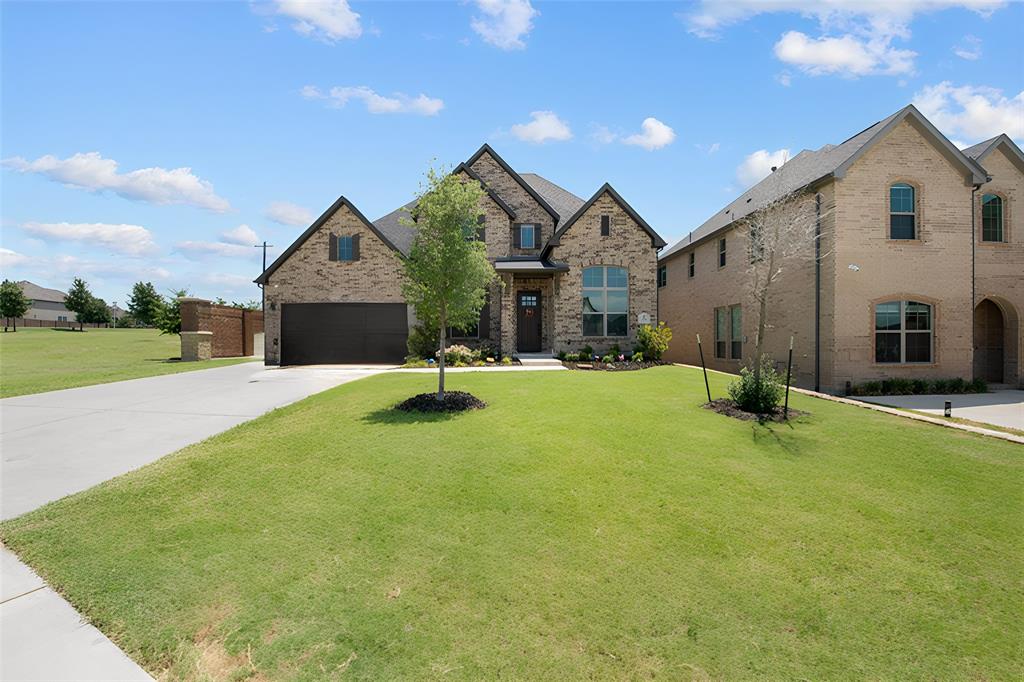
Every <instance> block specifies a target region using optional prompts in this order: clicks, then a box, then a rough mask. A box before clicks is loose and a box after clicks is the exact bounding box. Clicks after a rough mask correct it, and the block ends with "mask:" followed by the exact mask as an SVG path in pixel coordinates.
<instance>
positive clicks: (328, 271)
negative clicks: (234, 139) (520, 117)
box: [256, 144, 665, 365]
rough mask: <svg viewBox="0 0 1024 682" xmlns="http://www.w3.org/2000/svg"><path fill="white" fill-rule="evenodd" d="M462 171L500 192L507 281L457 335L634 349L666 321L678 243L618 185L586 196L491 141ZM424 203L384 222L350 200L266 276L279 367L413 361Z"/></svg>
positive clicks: (517, 346)
mask: <svg viewBox="0 0 1024 682" xmlns="http://www.w3.org/2000/svg"><path fill="white" fill-rule="evenodd" d="M453 173H457V174H459V175H460V176H461V177H462V178H463V179H464V180H465V181H467V182H479V183H480V184H481V185H482V186H483V187H484V188H485V189H486V190H487V193H486V196H485V197H484V198H483V199H482V205H481V210H482V212H483V214H484V215H483V219H482V222H481V223H480V226H479V229H478V232H477V238H478V239H481V240H483V241H484V243H485V245H486V250H487V255H488V258H489V259H490V260H491V262H492V263H493V264H494V268H495V270H496V271H497V273H498V280H497V281H496V282H495V283H494V285H493V286H492V287H491V288H490V291H489V292H488V298H487V303H486V304H485V305H484V308H483V310H482V311H481V315H480V320H479V323H478V324H476V325H474V326H473V327H472V328H470V329H464V330H451V333H452V336H453V339H452V342H454V343H464V344H466V345H470V346H477V347H489V348H493V349H494V350H495V351H497V352H500V353H502V354H520V353H545V354H546V353H557V352H559V351H575V350H579V348H581V347H582V346H583V345H590V346H592V347H593V348H594V349H595V350H598V351H604V350H607V349H608V348H610V347H611V346H612V345H615V344H618V345H619V346H620V347H621V348H622V349H623V350H629V349H632V347H633V344H634V343H635V340H636V331H637V328H638V327H639V325H640V324H642V323H643V322H644V321H650V320H652V319H653V318H654V317H655V315H656V313H657V307H658V304H657V286H656V279H655V278H656V270H657V254H658V250H659V249H661V248H662V247H664V246H665V242H664V240H662V238H661V237H660V236H658V234H657V233H656V232H655V231H654V230H653V229H652V228H651V226H650V225H648V224H647V222H646V221H644V219H643V218H641V217H640V215H639V214H637V212H636V211H635V210H634V209H633V208H632V207H631V206H630V205H629V204H628V203H627V202H626V201H625V200H624V199H623V198H622V197H621V196H620V195H619V194H618V192H616V191H615V190H614V189H613V188H612V187H611V185H609V184H607V183H606V184H605V185H603V186H602V187H601V188H600V189H598V190H597V192H595V193H594V195H593V196H592V197H590V199H589V200H584V199H581V198H580V197H577V196H576V195H574V194H572V193H571V192H569V191H567V190H565V189H563V188H561V187H559V186H558V185H556V184H554V183H553V182H550V181H549V180H546V179H545V178H543V177H541V176H539V175H535V174H532V173H523V174H520V173H518V172H516V171H515V170H513V169H512V167H511V166H509V165H508V164H507V163H506V162H505V161H504V160H503V159H502V158H501V157H500V156H498V154H497V153H496V152H495V151H494V150H493V149H491V147H490V146H488V145H486V144H485V145H483V146H482V147H481V148H480V149H479V150H478V151H477V152H476V153H475V154H474V155H473V156H472V157H470V158H469V159H468V160H467V161H466V162H464V163H462V164H460V165H459V166H458V167H457V168H455V170H454V171H453ZM412 208H413V203H409V204H406V205H405V206H402V207H400V208H398V209H396V210H394V211H392V212H391V213H388V214H387V215H385V216H383V217H381V218H379V219H377V220H375V221H372V222H371V221H370V220H368V219H367V218H366V217H365V216H364V215H363V214H362V213H361V212H360V211H359V209H358V208H356V206H355V205H354V204H352V202H350V201H349V200H348V199H346V198H345V197H341V198H339V199H338V200H337V201H336V202H335V203H334V205H332V206H331V207H330V208H329V209H327V211H326V212H325V213H324V214H323V215H321V216H320V217H319V218H318V219H317V220H316V221H315V222H314V223H313V224H312V225H311V226H310V227H309V229H307V230H306V231H305V232H304V233H303V234H302V235H300V236H299V238H298V239H296V240H295V242H294V243H293V244H292V245H291V246H290V247H288V249H287V250H285V251H284V252H283V253H282V254H281V256H280V257H279V258H278V259H277V260H275V261H274V262H273V263H272V264H271V265H270V266H269V267H268V268H267V269H266V271H265V272H263V273H262V274H261V275H260V276H259V278H257V279H256V282H257V283H258V284H260V285H261V286H263V289H264V293H265V300H266V306H265V311H266V317H265V323H266V354H265V357H266V362H267V363H268V364H286V365H291V364H313V363H344V362H400V361H401V360H402V359H403V357H404V356H405V354H406V339H407V337H408V334H409V330H410V329H411V328H412V326H413V325H414V324H415V319H414V315H413V313H412V311H411V309H409V307H408V306H407V305H406V303H405V300H404V298H403V296H402V279H403V277H404V274H403V267H402V259H403V258H405V257H407V256H408V255H409V252H410V249H411V247H412V243H413V238H414V236H415V228H413V227H410V226H408V225H406V224H405V223H404V221H407V220H409V219H410V218H411V209H412Z"/></svg>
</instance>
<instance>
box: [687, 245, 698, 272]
mask: <svg viewBox="0 0 1024 682" xmlns="http://www.w3.org/2000/svg"><path fill="white" fill-rule="evenodd" d="M695 261H696V259H695V258H694V253H693V251H691V252H690V264H689V266H688V270H687V276H688V277H691V278H692V277H693V274H694V272H696V269H697V268H696V264H695Z"/></svg>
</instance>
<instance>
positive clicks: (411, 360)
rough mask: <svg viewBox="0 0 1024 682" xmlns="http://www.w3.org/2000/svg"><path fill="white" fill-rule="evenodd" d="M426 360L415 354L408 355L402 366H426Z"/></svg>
mask: <svg viewBox="0 0 1024 682" xmlns="http://www.w3.org/2000/svg"><path fill="white" fill-rule="evenodd" d="M428 366H429V365H427V361H426V360H424V359H423V358H418V357H416V356H415V355H409V356H406V358H405V364H404V365H403V367H428Z"/></svg>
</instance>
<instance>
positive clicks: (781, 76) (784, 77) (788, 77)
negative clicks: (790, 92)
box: [775, 71, 793, 88]
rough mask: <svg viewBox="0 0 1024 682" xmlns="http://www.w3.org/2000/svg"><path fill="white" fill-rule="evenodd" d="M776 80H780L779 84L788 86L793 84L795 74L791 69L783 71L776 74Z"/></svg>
mask: <svg viewBox="0 0 1024 682" xmlns="http://www.w3.org/2000/svg"><path fill="white" fill-rule="evenodd" d="M775 80H776V81H778V83H779V85H781V86H782V87H784V88H788V87H789V86H790V85H792V84H793V74H791V73H790V72H789V71H782V72H780V73H778V74H777V75H776V76H775Z"/></svg>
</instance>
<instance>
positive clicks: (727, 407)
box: [704, 398, 809, 423]
mask: <svg viewBox="0 0 1024 682" xmlns="http://www.w3.org/2000/svg"><path fill="white" fill-rule="evenodd" d="M704 408H705V409H708V410H714V411H715V412H717V413H718V414H724V415H725V416H726V417H732V418H734V419H742V420H744V421H757V422H761V423H764V422H779V423H783V422H785V421H786V418H785V417H784V416H783V411H782V408H781V407H776V408H775V411H774V412H768V413H764V414H761V413H758V412H747V411H746V410H741V409H740V408H739V407H737V406H736V403H735V401H733V400H730V399H729V398H717V399H715V400H712V401H711V402H710V403H704ZM805 414H809V413H807V412H804V411H803V410H795V409H793V408H792V407H791V408H789V418H790V419H793V418H795V417H800V416H803V415H805Z"/></svg>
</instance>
